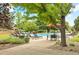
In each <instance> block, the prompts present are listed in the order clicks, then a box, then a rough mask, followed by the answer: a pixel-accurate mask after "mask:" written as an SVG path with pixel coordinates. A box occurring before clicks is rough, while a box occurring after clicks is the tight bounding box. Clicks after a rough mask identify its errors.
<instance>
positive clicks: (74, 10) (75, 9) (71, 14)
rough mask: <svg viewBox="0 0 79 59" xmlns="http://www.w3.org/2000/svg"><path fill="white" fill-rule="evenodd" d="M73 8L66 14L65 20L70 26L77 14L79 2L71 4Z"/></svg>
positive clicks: (78, 13)
mask: <svg viewBox="0 0 79 59" xmlns="http://www.w3.org/2000/svg"><path fill="white" fill-rule="evenodd" d="M73 5H74V6H75V8H73V9H72V12H71V13H70V14H68V15H67V16H66V21H68V22H69V25H70V26H73V25H74V20H75V19H76V18H77V17H78V16H79V3H75V4H73Z"/></svg>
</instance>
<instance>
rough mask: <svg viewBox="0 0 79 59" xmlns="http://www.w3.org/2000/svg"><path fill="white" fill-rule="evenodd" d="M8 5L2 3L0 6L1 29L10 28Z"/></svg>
mask: <svg viewBox="0 0 79 59" xmlns="http://www.w3.org/2000/svg"><path fill="white" fill-rule="evenodd" d="M10 7H11V6H10V4H9V3H2V4H0V27H1V28H8V29H10V28H11V24H10V23H11V17H10V12H9V9H10Z"/></svg>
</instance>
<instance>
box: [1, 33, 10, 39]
mask: <svg viewBox="0 0 79 59" xmlns="http://www.w3.org/2000/svg"><path fill="white" fill-rule="evenodd" d="M8 37H9V34H0V40H1V39H6V38H8Z"/></svg>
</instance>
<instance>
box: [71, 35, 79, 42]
mask: <svg viewBox="0 0 79 59" xmlns="http://www.w3.org/2000/svg"><path fill="white" fill-rule="evenodd" d="M71 41H72V42H79V37H78V36H76V37H74V38H72V39H71Z"/></svg>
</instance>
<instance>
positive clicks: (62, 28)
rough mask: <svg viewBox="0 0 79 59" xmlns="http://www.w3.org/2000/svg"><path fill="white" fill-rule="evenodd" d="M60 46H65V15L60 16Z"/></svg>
mask: <svg viewBox="0 0 79 59" xmlns="http://www.w3.org/2000/svg"><path fill="white" fill-rule="evenodd" d="M60 31H61V46H62V47H66V46H67V44H66V34H65V16H62V17H61V29H60Z"/></svg>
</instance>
